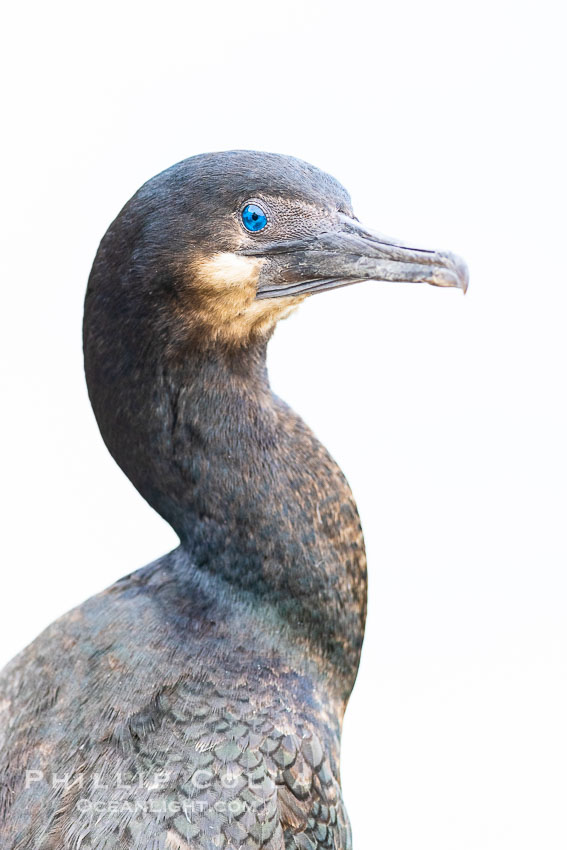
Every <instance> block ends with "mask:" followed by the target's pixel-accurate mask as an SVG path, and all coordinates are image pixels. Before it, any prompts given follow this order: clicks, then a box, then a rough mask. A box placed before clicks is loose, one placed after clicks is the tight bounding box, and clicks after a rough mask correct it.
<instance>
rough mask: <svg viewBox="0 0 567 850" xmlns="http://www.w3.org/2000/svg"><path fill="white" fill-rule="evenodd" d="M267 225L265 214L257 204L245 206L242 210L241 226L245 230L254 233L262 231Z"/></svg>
mask: <svg viewBox="0 0 567 850" xmlns="http://www.w3.org/2000/svg"><path fill="white" fill-rule="evenodd" d="M267 223H268V219H267V216H266V213H265V212H264V210H263V209H262V207H259V206H258V204H246V206H245V207H244V209H243V210H242V224H243V225H244V227H245V228H246V230H251V231H252V232H253V233H256V232H257V231H258V230H263V229H264V228H265V226H266V225H267Z"/></svg>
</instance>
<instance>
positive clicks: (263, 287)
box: [242, 215, 469, 298]
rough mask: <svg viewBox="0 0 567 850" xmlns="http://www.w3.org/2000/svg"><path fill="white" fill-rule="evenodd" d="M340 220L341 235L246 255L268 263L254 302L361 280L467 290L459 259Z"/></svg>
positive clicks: (249, 251)
mask: <svg viewBox="0 0 567 850" xmlns="http://www.w3.org/2000/svg"><path fill="white" fill-rule="evenodd" d="M340 220H341V230H338V231H332V232H329V233H322V234H318V235H316V236H313V237H310V238H307V239H297V240H292V241H288V242H272V243H268V244H263V245H258V248H257V249H247V250H245V251H242V253H243V254H246V255H247V256H256V257H261V258H262V259H263V260H264V263H263V265H262V269H261V271H260V277H259V280H258V290H257V295H256V297H257V298H279V297H281V296H289V295H302V294H304V293H313V292H322V291H323V290H326V289H337V288H338V287H340V286H348V285H350V284H351V283H358V282H360V281H363V280H377V281H400V282H402V283H430V284H432V285H433V286H453V287H458V288H459V289H462V290H463V292H466V291H467V287H468V283H469V276H468V270H467V267H466V265H465V263H464V262H463V260H461V259H460V257H457V256H456V255H455V254H450V253H448V252H445V251H427V250H423V249H420V248H407V247H405V246H404V245H403V244H402V243H400V242H396V241H394V240H393V239H388V238H386V237H384V236H382V235H381V234H379V233H374V232H372V231H370V230H367V229H366V228H364V227H362V225H361V224H359V222H357V221H355V220H354V219H352V218H348V216H345V215H340Z"/></svg>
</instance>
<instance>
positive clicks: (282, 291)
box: [89, 151, 468, 346]
mask: <svg viewBox="0 0 567 850" xmlns="http://www.w3.org/2000/svg"><path fill="white" fill-rule="evenodd" d="M363 280H376V281H399V282H410V283H429V284H432V285H434V286H449V287H459V288H461V289H462V290H466V287H467V283H468V276H467V270H466V266H465V265H464V263H463V262H462V261H461V260H460V259H459V258H458V257H456V256H455V255H453V254H450V253H447V252H441V251H429V250H423V249H418V248H410V247H407V246H406V245H404V244H402V243H400V242H398V241H396V240H393V239H389V238H387V237H385V236H382V235H381V234H380V233H377V232H374V231H372V230H369V229H367V228H366V227H364V226H363V225H362V224H361V223H360V222H359V221H358V219H357V218H356V216H355V215H354V212H353V209H352V205H351V201H350V197H349V195H348V193H347V192H346V190H345V189H344V188H343V187H342V186H341V185H340V184H339V183H338V182H337V181H336V180H335V179H334V178H333V177H331V176H329V175H328V174H325V173H324V172H322V171H320V170H319V169H317V168H314V167H313V166H311V165H309V164H308V163H305V162H302V161H301V160H298V159H295V158H293V157H288V156H282V155H277V154H268V153H259V152H256V151H228V152H222V153H212V154H203V155H200V156H196V157H192V158H190V159H187V160H184V161H183V162H181V163H178V164H177V165H175V166H173V167H172V168H170V169H168V170H166V171H164V172H162V173H161V174H159V175H157V177H154V178H153V179H151V180H149V181H148V182H147V183H146V184H145V185H144V186H143V187H142V188H141V189H140V190H139V191H138V192H137V193H136V195H134V197H133V198H132V199H131V200H130V201H129V202H128V204H127V205H126V206H125V208H124V209H123V210H122V212H121V213H120V215H119V216H118V218H117V219H116V221H115V222H114V223H113V224H112V225H111V227H110V228H109V231H108V232H107V234H106V236H105V238H104V239H103V242H102V243H101V248H100V249H99V254H98V255H97V259H96V261H95V264H94V267H93V274H92V275H91V281H90V285H89V289H90V290H91V292H92V293H93V294H95V293H96V292H97V291H98V292H99V294H100V295H102V297H103V299H105V298H106V299H108V300H109V302H111V303H113V302H115V301H116V299H117V298H118V297H119V298H120V299H121V301H120V305H119V307H118V311H119V313H120V314H121V315H122V316H123V318H124V321H128V316H129V315H130V314H131V311H132V307H133V306H136V305H137V306H141V307H144V305H145V310H143V311H142V312H145V315H146V316H147V319H148V321H154V322H155V321H157V318H158V317H161V318H162V319H163V320H164V321H165V322H166V323H167V324H168V327H169V332H170V333H171V332H172V328H173V326H175V328H176V330H175V334H176V336H178V337H179V336H180V335H181V336H183V334H184V332H188V333H189V334H190V336H191V338H192V339H195V338H196V337H197V338H198V339H199V343H200V344H201V345H206V344H214V343H215V342H218V341H219V340H220V341H222V342H224V343H227V344H231V345H239V346H241V345H246V344H247V343H248V342H249V341H250V340H253V339H258V338H267V337H268V336H269V335H270V333H271V332H272V330H273V328H274V327H275V324H276V323H277V321H278V320H279V319H281V318H283V317H284V316H286V315H288V314H289V313H290V312H291V311H292V310H293V309H294V308H295V307H297V306H298V304H299V303H300V302H301V301H302V300H304V299H305V298H306V297H308V296H309V295H312V294H314V293H318V292H323V291H326V290H330V289H335V288H338V287H341V286H347V285H349V284H352V283H356V282H359V281H363ZM118 282H119V283H118ZM125 300H127V301H128V304H125V303H124V302H125ZM117 306H118V305H117ZM132 315H134V314H132ZM135 319H136V321H139V320H140V315H139V313H138V314H136V315H135ZM162 324H163V322H162Z"/></svg>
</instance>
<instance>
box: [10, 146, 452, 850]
mask: <svg viewBox="0 0 567 850" xmlns="http://www.w3.org/2000/svg"><path fill="white" fill-rule="evenodd" d="M366 279H374V280H394V281H410V282H426V283H431V284H434V285H436V286H457V287H461V288H462V289H465V288H466V283H467V273H466V269H465V266H464V265H463V263H462V262H461V261H460V260H459V259H458V258H456V257H454V256H453V255H451V254H448V253H439V252H434V251H425V250H418V249H410V248H407V247H404V246H403V245H401V244H399V243H397V242H394V241H393V240H388V239H385V238H384V237H382V236H380V235H378V234H376V233H373V232H371V231H369V230H367V229H366V228H365V227H363V226H362V225H361V224H360V223H359V222H358V220H357V219H356V217H355V216H354V213H353V210H352V207H351V201H350V198H349V195H348V194H347V192H346V191H345V190H344V189H343V188H342V186H341V185H340V184H339V183H338V182H336V180H334V179H333V178H332V177H330V176H328V175H327V174H324V173H323V172H321V171H319V170H318V169H316V168H314V167H313V166H311V165H308V164H307V163H305V162H302V161H300V160H297V159H294V158H291V157H287V156H280V155H275V154H265V153H258V152H253V151H230V152H225V153H215V154H204V155H201V156H196V157H192V158H190V159H187V160H185V161H183V162H180V163H178V164H177V165H174V166H173V167H172V168H169V169H168V170H166V171H164V172H163V173H161V174H159V175H158V176H157V177H154V178H153V179H151V180H149V182H147V183H146V184H145V185H144V186H142V188H141V189H140V190H139V191H138V192H137V193H136V194H135V195H134V197H133V198H132V199H131V200H130V201H129V202H128V203H127V204H126V206H125V207H124V209H123V210H122V212H121V213H120V214H119V215H118V217H117V218H116V220H115V221H114V222H113V223H112V224H111V225H110V227H109V229H108V231H107V233H106V235H105V236H104V238H103V240H102V242H101V245H100V248H99V250H98V253H97V255H96V259H95V261H94V265H93V269H92V272H91V275H90V279H89V283H88V289H87V294H86V302H85V322H84V350H85V368H86V377H87V383H88V389H89V394H90V399H91V402H92V405H93V408H94V412H95V415H96V418H97V421H98V424H99V427H100V430H101V432H102V435H103V438H104V440H105V442H106V445H107V446H108V448H109V450H110V452H111V453H112V455H113V457H114V458H115V459H116V461H117V462H118V464H119V465H120V466H121V467H122V469H123V470H124V472H125V473H126V475H127V476H128V477H129V478H130V480H131V481H132V482H133V484H134V485H135V487H137V489H138V490H139V491H140V493H141V494H142V495H143V496H144V498H145V499H147V501H148V502H149V503H150V504H151V505H152V506H153V507H154V508H155V509H156V510H157V511H158V512H159V513H160V514H161V515H162V516H163V517H164V518H165V519H166V520H167V521H168V522H169V523H170V524H171V525H172V526H173V528H174V529H175V531H176V532H177V534H178V535H179V539H180V545H179V547H178V548H177V549H175V550H174V551H173V552H170V553H169V554H168V555H165V556H164V557H162V558H159V559H158V560H157V561H155V562H154V563H152V564H150V565H149V566H146V567H144V568H143V569H140V570H138V571H137V572H134V573H133V574H132V575H128V576H126V577H125V578H123V579H121V580H120V581H118V582H117V583H116V584H114V585H113V586H111V587H110V588H108V589H107V590H105V591H103V592H102V593H101V594H99V595H98V596H95V597H93V598H92V599H89V600H88V601H87V602H85V603H84V604H83V605H80V606H79V607H78V608H76V609H75V610H73V611H71V612H70V613H68V614H66V615H65V616H63V617H61V619H59V620H57V621H56V622H55V623H54V624H53V625H51V626H50V627H49V628H48V629H47V630H46V631H45V632H44V633H43V634H42V635H41V636H40V637H38V638H37V639H36V640H35V641H34V642H33V643H32V644H31V645H30V646H28V647H27V649H25V650H24V651H23V652H22V653H21V654H20V655H18V656H17V657H16V658H15V659H14V660H13V661H12V662H11V663H10V664H9V665H8V667H7V668H6V669H5V670H4V672H3V674H2V677H1V678H0V718H1V719H0V750H1V754H2V763H1V766H0V768H1V772H0V781H1V784H0V820H1V827H0V838H1V841H0V844H1V846H2V848H5V850H47V848H49V850H62V848H79V847H80V848H81V850H118V848H121V850H126V848H128V850H133V849H134V848H138V850H150V848H152V850H205V848H207V850H231V848H232V849H233V850H236V848H247V850H248V849H249V848H250V850H251V849H252V848H260V847H262V848H266V850H284V848H285V850H292V848H294V850H298V848H299V850H316V848H335V850H345V848H349V847H351V838H350V827H349V823H348V818H347V814H346V812H345V808H344V805H343V802H342V798H341V789H340V779H339V741H340V732H341V723H342V718H343V713H344V710H345V706H346V703H347V700H348V697H349V695H350V692H351V690H352V687H353V684H354V680H355V676H356V672H357V667H358V662H359V656H360V650H361V646H362V638H363V633H364V623H365V614H366V561H365V554H364V544H363V538H362V532H361V528H360V523H359V519H358V514H357V509H356V505H355V502H354V500H353V497H352V495H351V492H350V489H349V487H348V484H347V482H346V480H345V478H344V477H343V474H342V473H341V471H340V469H339V468H338V467H337V465H336V464H335V462H334V461H333V460H332V458H331V457H330V456H329V454H328V453H327V451H326V450H325V449H324V447H323V446H322V445H321V444H320V443H319V442H318V441H317V439H316V438H315V436H314V435H313V434H312V432H311V431H310V430H309V428H308V427H307V426H306V425H305V424H304V423H303V421H302V420H301V419H300V418H299V417H298V416H297V415H296V414H295V413H294V412H293V411H292V410H290V408H289V407H288V406H287V405H286V404H285V403H284V402H283V401H281V400H280V399H279V398H277V397H276V396H275V395H274V394H273V393H272V391H271V389H270V385H269V383H268V376H267V372H266V345H267V342H268V339H269V337H270V335H271V334H272V331H273V330H274V327H275V325H276V322H277V321H278V320H279V319H281V318H282V317H283V316H287V315H288V314H289V313H290V312H291V311H292V310H293V309H294V308H295V307H296V306H297V305H298V304H299V303H300V302H301V301H302V300H303V299H304V298H306V297H307V296H308V295H310V294H311V293H314V292H320V291H322V290H326V289H333V288H335V287H338V286H344V285H346V284H350V283H354V282H355V281H361V280H366ZM78 558H79V560H80V553H78ZM368 840H371V839H370V838H369V839H368Z"/></svg>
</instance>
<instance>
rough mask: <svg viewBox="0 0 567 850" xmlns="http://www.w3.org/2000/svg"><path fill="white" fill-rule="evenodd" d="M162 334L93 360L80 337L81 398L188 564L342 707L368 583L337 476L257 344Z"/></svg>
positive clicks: (119, 344)
mask: <svg viewBox="0 0 567 850" xmlns="http://www.w3.org/2000/svg"><path fill="white" fill-rule="evenodd" d="M159 339H160V336H159V334H157V335H154V336H153V337H152V338H149V339H148V340H147V341H146V342H145V343H144V342H143V340H140V338H138V340H137V341H135V340H130V342H128V339H127V338H126V337H125V336H122V338H121V339H120V340H114V341H113V342H112V341H110V340H108V339H105V345H106V344H108V346H109V347H111V346H113V347H114V348H115V357H114V358H112V359H110V360H109V359H106V360H103V359H101V357H100V345H99V346H98V356H96V357H95V356H93V353H94V352H95V351H96V349H97V346H96V345H95V343H94V340H93V339H91V340H90V344H89V333H88V330H87V333H86V340H87V344H86V350H87V376H88V382H89V392H90V396H91V400H92V402H93V407H94V409H95V413H96V415H97V419H98V422H99V425H100V428H101V432H102V434H103V436H104V439H105V441H106V443H107V445H108V447H109V449H110V451H111V452H112V454H113V456H114V457H115V459H116V460H117V461H118V463H119V464H120V465H121V467H122V468H123V469H124V471H125V472H126V474H127V475H128V476H129V478H130V479H131V480H132V482H133V483H134V484H135V486H136V487H137V488H138V490H139V491H140V492H141V494H142V495H143V496H144V497H145V498H146V499H147V501H148V502H149V503H150V504H151V505H152V506H153V507H154V508H155V509H156V510H157V511H158V512H159V513H160V514H161V515H162V516H163V517H164V518H165V519H166V520H167V521H168V522H169V523H171V525H172V526H173V528H174V529H175V530H176V531H177V533H178V534H179V536H180V539H181V545H182V547H183V549H184V550H185V551H186V553H187V555H188V558H187V563H188V564H190V565H192V566H191V568H192V569H195V570H199V571H208V572H210V573H212V574H214V575H216V576H217V577H219V578H222V579H223V580H224V581H225V582H227V583H228V585H230V586H232V587H233V588H234V592H235V593H238V592H239V591H242V592H243V593H246V594H255V595H256V596H257V597H258V599H259V600H260V599H261V601H262V603H268V604H270V605H272V606H273V609H274V611H275V612H276V614H277V615H278V616H279V617H280V618H281V620H282V623H285V625H286V628H287V626H291V627H292V629H295V630H297V633H298V635H301V638H302V640H304V639H305V637H307V639H308V640H309V641H311V642H312V645H313V650H314V653H317V654H319V655H321V656H322V657H324V658H326V659H327V662H328V663H329V664H330V665H331V668H332V669H333V670H334V671H335V674H336V680H337V686H338V689H339V691H340V693H341V694H342V696H343V697H344V698H345V699H346V696H347V695H348V693H349V692H350V689H351V687H352V684H353V682H354V677H355V674H356V669H357V666H358V660H359V654H360V648H361V643H362V636H363V629H364V617H365V600H366V575H365V561H364V550H363V543H362V536H361V532H360V526H359V522H358V516H357V512H356V506H355V504H354V502H353V500H352V496H351V494H350V490H349V488H348V485H347V484H346V482H345V480H344V478H343V476H342V473H341V472H340V470H339V469H338V467H337V466H336V464H335V463H334V462H333V461H332V459H331V458H330V457H329V455H328V454H327V452H326V451H325V449H324V448H323V447H322V446H321V445H320V443H318V441H317V440H316V439H315V437H314V436H313V434H312V433H311V431H310V430H309V429H308V428H307V426H306V425H305V424H304V423H303V422H302V420H301V419H300V418H299V417H297V416H296V415H295V414H294V413H293V412H292V411H291V410H290V409H289V408H288V407H287V406H286V405H285V404H284V403H283V402H281V400H279V399H278V398H277V397H276V396H274V395H273V393H272V391H271V389H270V386H269V382H268V376H267V371H266V342H265V341H264V342H257V343H254V344H250V345H249V346H247V347H238V348H227V347H222V346H216V347H207V346H202V345H200V344H199V340H193V341H192V342H191V341H187V340H185V341H184V342H183V345H179V346H172V345H171V344H168V345H166V346H165V345H164V346H162V345H161V344H160V343H159ZM127 345H129V346H130V348H129V350H125V346H127ZM132 346H134V347H136V351H133V350H132ZM121 348H122V349H123V350H122V352H120V349H121ZM116 349H118V350H117V351H116ZM89 354H90V356H89ZM116 354H118V355H119V356H118V357H117V356H116ZM188 568H189V567H188Z"/></svg>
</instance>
